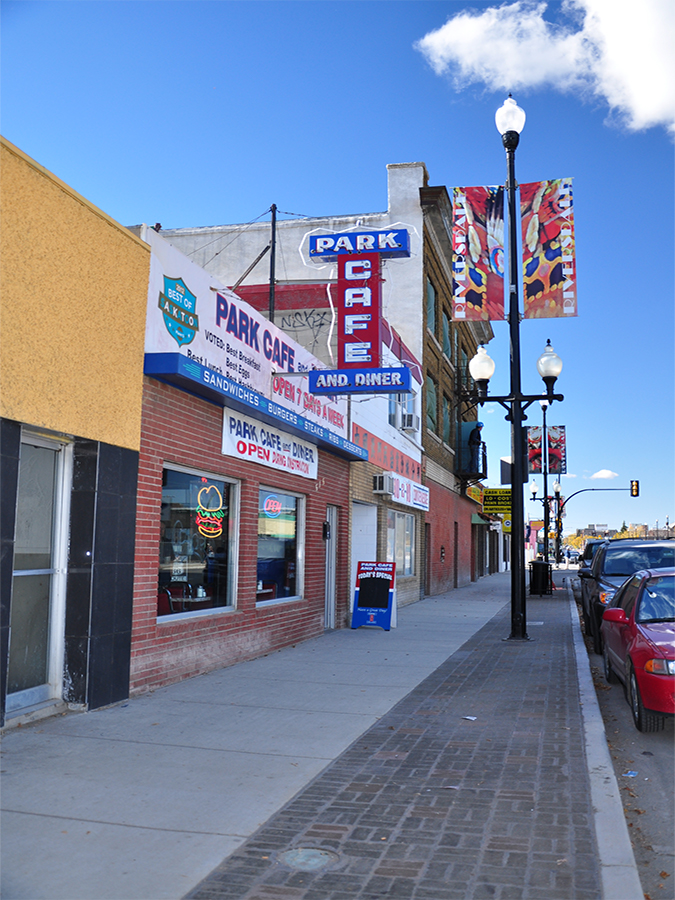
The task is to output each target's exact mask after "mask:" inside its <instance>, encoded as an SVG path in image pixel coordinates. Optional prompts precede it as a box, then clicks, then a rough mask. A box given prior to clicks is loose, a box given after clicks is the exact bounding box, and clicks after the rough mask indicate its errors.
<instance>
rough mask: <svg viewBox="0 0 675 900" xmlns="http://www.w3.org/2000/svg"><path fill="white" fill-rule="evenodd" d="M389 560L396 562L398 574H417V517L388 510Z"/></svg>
mask: <svg viewBox="0 0 675 900" xmlns="http://www.w3.org/2000/svg"><path fill="white" fill-rule="evenodd" d="M387 562H395V563H396V574H397V575H414V574H415V517H414V516H411V515H408V513H400V512H396V511H395V510H393V509H390V510H387Z"/></svg>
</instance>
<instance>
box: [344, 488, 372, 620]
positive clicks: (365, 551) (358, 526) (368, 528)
mask: <svg viewBox="0 0 675 900" xmlns="http://www.w3.org/2000/svg"><path fill="white" fill-rule="evenodd" d="M351 549H352V552H351V576H350V580H349V604H350V611H351V605H352V603H353V601H354V583H355V581H356V570H357V568H358V564H359V562H361V561H362V560H368V561H370V560H376V559H377V506H372V505H371V504H367V503H358V502H356V501H355V502H354V503H352V548H351Z"/></svg>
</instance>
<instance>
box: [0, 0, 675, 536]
mask: <svg viewBox="0 0 675 900" xmlns="http://www.w3.org/2000/svg"><path fill="white" fill-rule="evenodd" d="M674 9H675V7H673V4H672V3H671V2H670V0H642V2H641V4H640V11H641V15H640V17H636V16H635V15H634V11H635V5H634V2H633V0H573V2H572V3H571V4H569V5H568V6H566V7H563V5H562V4H561V3H549V4H545V3H531V2H521V3H518V2H516V3H510V4H509V3H505V4H501V5H499V4H496V3H489V2H481V3H476V2H462V0H458V2H444V0H436V2H424V0H413V2H408V0H396V2H390V0H375V2H359V0H338V2H332V0H326V2H322V0H319V2H313V0H308V2H302V0H301V2H295V0H274V2H267V0H247V2H228V0H212V2H205V3H202V2H199V0H195V2H182V0H174V2H163V0H147V2H134V0H129V2H108V0H98V2H91V0H83V2H65V3H64V2H59V0H52V2H30V0H27V2H25V0H20V2H15V0H6V2H3V3H2V19H3V30H2V120H1V122H0V128H1V130H2V134H3V135H4V136H5V137H6V138H8V139H9V140H10V141H12V142H13V143H15V144H16V145H17V146H18V147H20V148H21V149H22V150H23V151H25V152H26V153H28V154H29V155H30V156H31V157H33V158H34V159H35V160H37V161H38V162H39V163H40V164H42V165H43V166H45V167H46V168H48V169H49V170H51V171H52V172H54V173H55V174H56V175H57V176H58V177H60V178H61V179H63V180H64V181H65V182H67V183H68V184H69V185H71V186H72V187H73V188H75V189H76V190H77V191H79V192H80V193H81V194H83V195H84V196H85V197H87V198H88V199H89V200H91V201H92V202H93V203H95V204H96V205H97V206H99V207H100V208H101V209H103V210H104V211H105V212H107V213H109V214H110V215H112V216H113V217H114V218H116V219H118V220H119V221H120V222H122V223H123V224H126V225H131V224H137V223H140V222H147V223H151V224H153V223H155V222H161V223H162V225H163V227H165V228H171V227H181V226H193V225H217V224H225V223H233V222H248V221H250V220H252V219H254V218H256V217H258V216H260V215H261V214H262V213H263V212H264V211H265V210H266V209H267V208H268V207H269V206H270V204H271V203H276V204H277V206H278V207H279V209H280V210H284V211H286V212H289V213H293V214H300V215H330V214H340V213H357V212H372V211H379V210H384V209H386V205H387V197H386V171H385V166H386V164H387V163H395V162H410V161H418V160H421V161H423V162H425V163H426V165H427V168H428V170H429V174H430V181H431V183H432V184H445V185H447V186H448V187H452V186H454V185H466V186H468V185H478V184H498V183H503V181H504V178H505V170H506V164H505V156H504V151H503V148H502V146H501V139H500V136H499V134H498V133H497V130H496V128H495V124H494V113H495V110H496V109H497V108H498V107H499V106H500V105H501V103H502V102H503V100H504V97H505V96H506V94H507V93H508V92H509V90H512V91H513V94H514V97H515V98H516V100H517V101H518V103H519V104H520V106H522V107H523V109H525V111H526V113H527V123H526V125H525V129H524V131H523V134H522V136H521V143H520V147H519V148H518V151H517V155H516V175H517V178H518V180H519V181H521V182H526V181H538V180H541V179H546V178H559V177H567V176H573V177H574V179H575V182H574V186H575V191H574V200H575V223H576V246H577V274H578V298H579V316H578V318H576V319H574V320H565V321H562V320H559V319H550V320H547V321H526V322H523V324H522V326H521V358H522V373H523V374H522V381H523V389H524V390H525V391H527V392H531V393H538V392H539V391H540V390H541V389H542V384H541V381H540V379H539V377H538V375H537V373H536V369H535V363H536V359H537V357H538V356H539V354H540V353H541V351H542V350H543V347H544V345H545V343H546V339H547V338H550V339H551V341H552V343H553V346H554V347H555V349H556V351H557V352H558V354H559V355H560V356H561V357H562V359H563V362H564V369H563V372H562V375H561V377H560V379H559V382H558V386H557V387H558V389H559V390H560V391H561V392H562V393H564V394H565V401H564V403H563V404H555V405H554V406H553V408H552V410H551V411H550V412H549V414H548V421H549V424H555V425H566V426H567V438H568V472H569V476H568V477H566V478H564V479H563V491H564V493H565V494H567V495H569V494H571V493H573V492H574V491H578V490H582V489H585V488H617V487H621V488H624V487H626V488H627V487H628V483H629V481H630V479H634V478H637V479H639V481H640V497H639V498H638V499H631V498H630V497H629V494H628V492H627V491H626V492H617V491H612V492H594V493H585V494H581V495H579V496H578V497H575V498H573V499H572V500H571V501H570V504H569V506H568V516H567V519H566V523H565V527H566V530H573V529H575V528H578V527H585V526H586V525H587V524H589V523H606V524H608V525H609V527H613V528H619V527H620V526H621V524H622V522H623V521H624V520H625V521H626V522H627V523H630V522H636V523H642V522H644V523H647V524H649V525H650V526H652V527H653V526H654V525H655V523H656V522H657V521H658V522H659V524H660V525H661V526H663V525H664V523H665V520H666V517H669V519H670V521H671V522H672V521H673V518H674V514H675V508H674V507H675V504H674V502H673V498H674V493H675V485H674V477H673V473H674V469H675V467H674V465H673V459H674V453H673V447H674V443H675V442H674V438H675V434H674V428H673V409H674V405H675V404H674V400H675V398H674V391H673V387H674V383H675V378H674V369H673V356H674V354H673V344H674V340H673V338H674V321H673V306H674V304H673V298H674V291H673V287H674V285H673V268H674V267H673V246H674V233H673V224H674V215H673V213H674V210H673V195H674V177H673V176H674V166H673V135H675V128H674V127H673V121H674V120H675V100H674V99H673V90H674V88H673V85H674V84H675V73H674V72H673V61H672V59H671V57H672V51H670V50H669V48H670V47H672V45H673V39H674V38H675V34H674V27H673V20H674V19H675V12H674ZM467 13H468V15H467ZM446 23H447V24H446ZM443 26H445V27H443ZM441 29H442V30H441ZM430 34H431V35H432V37H428V38H426V40H424V39H425V36H427V35H430ZM420 42H422V43H421V44H420ZM494 331H495V339H494V340H493V341H492V342H491V344H490V346H489V352H490V355H491V356H492V357H493V359H494V360H495V362H496V364H497V372H496V374H495V376H494V378H493V382H492V384H491V389H492V390H493V392H495V393H507V391H508V368H509V362H508V334H507V326H506V325H505V324H504V323H494ZM481 418H482V420H483V421H484V422H485V429H484V437H485V439H486V441H487V443H488V446H489V465H490V475H491V477H490V480H489V483H490V484H491V485H497V484H498V480H499V458H500V457H501V456H507V455H508V454H509V453H510V438H509V426H508V424H507V423H506V422H505V421H504V416H503V411H502V409H501V407H499V406H498V405H496V404H493V405H490V404H488V405H486V406H485V407H484V408H483V411H482V412H481ZM529 421H530V423H531V424H541V415H540V412H539V410H538V409H537V411H536V412H535V411H534V410H533V411H532V414H531V416H530V419H529ZM598 475H600V476H603V475H604V476H605V477H598ZM594 476H595V477H594ZM526 511H527V512H530V513H531V514H532V515H533V516H535V515H538V514H540V513H541V504H539V503H532V502H531V501H530V500H529V492H527V495H526Z"/></svg>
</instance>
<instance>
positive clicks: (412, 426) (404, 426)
mask: <svg viewBox="0 0 675 900" xmlns="http://www.w3.org/2000/svg"><path fill="white" fill-rule="evenodd" d="M419 429H420V417H419V416H416V415H415V413H403V415H402V416H401V431H419Z"/></svg>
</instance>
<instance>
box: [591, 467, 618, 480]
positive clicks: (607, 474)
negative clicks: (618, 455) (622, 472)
mask: <svg viewBox="0 0 675 900" xmlns="http://www.w3.org/2000/svg"><path fill="white" fill-rule="evenodd" d="M618 477H619V473H618V472H612V470H611V469H600V471H599V472H596V473H595V474H594V475H591V478H618Z"/></svg>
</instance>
